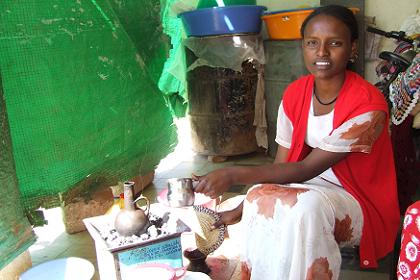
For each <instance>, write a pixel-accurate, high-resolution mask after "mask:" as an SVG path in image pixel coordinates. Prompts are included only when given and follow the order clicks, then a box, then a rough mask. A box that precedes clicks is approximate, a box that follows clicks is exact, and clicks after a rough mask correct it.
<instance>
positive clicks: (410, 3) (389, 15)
mask: <svg viewBox="0 0 420 280" xmlns="http://www.w3.org/2000/svg"><path fill="white" fill-rule="evenodd" d="M419 12H420V0H399V1H388V0H366V1H365V15H366V16H369V17H375V23H376V27H377V28H379V29H382V30H384V31H398V30H400V27H401V25H402V23H403V22H404V20H405V19H406V18H407V17H409V16H411V15H414V14H416V13H419ZM395 47H396V44H395V43H394V41H393V40H392V39H388V38H382V39H381V41H380V45H379V49H380V50H387V51H393V50H394V49H395ZM377 63H378V62H377V61H370V62H369V61H368V62H366V65H365V77H366V79H367V80H369V81H370V82H373V83H375V82H376V81H377V77H376V73H375V66H376V65H377Z"/></svg>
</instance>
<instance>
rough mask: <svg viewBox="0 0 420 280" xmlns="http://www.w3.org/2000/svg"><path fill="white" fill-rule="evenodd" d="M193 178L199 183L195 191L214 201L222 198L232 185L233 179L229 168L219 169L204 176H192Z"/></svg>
mask: <svg viewBox="0 0 420 280" xmlns="http://www.w3.org/2000/svg"><path fill="white" fill-rule="evenodd" d="M192 178H193V180H196V181H198V184H197V186H196V187H195V188H194V191H195V192H198V193H203V194H205V195H206V196H209V197H211V198H213V199H215V198H217V197H219V196H221V195H222V194H223V193H224V192H225V191H227V190H228V189H229V187H230V186H231V185H232V178H231V176H230V174H229V171H228V169H227V168H221V169H217V170H215V171H212V172H209V173H207V174H206V175H202V176H197V175H194V174H192Z"/></svg>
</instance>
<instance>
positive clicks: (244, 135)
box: [186, 48, 258, 156]
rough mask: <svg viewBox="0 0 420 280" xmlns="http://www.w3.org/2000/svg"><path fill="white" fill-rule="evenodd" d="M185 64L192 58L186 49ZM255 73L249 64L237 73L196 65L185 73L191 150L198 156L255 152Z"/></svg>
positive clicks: (245, 64) (243, 64)
mask: <svg viewBox="0 0 420 280" xmlns="http://www.w3.org/2000/svg"><path fill="white" fill-rule="evenodd" d="M186 59H187V64H188V62H191V61H194V60H195V59H196V57H195V55H194V53H193V52H192V51H190V50H189V49H188V48H186ZM257 80H258V72H257V70H256V68H255V67H254V65H253V64H252V63H251V62H250V61H244V62H243V63H242V70H241V71H234V70H232V69H229V68H221V67H209V66H200V67H197V68H195V69H193V70H191V71H188V72H187V83H188V99H189V106H188V110H189V119H190V125H191V136H192V145H193V147H192V148H193V150H194V151H195V152H197V153H198V154H202V155H208V156H213V155H219V156H232V155H240V154H247V153H251V152H253V151H255V150H256V149H257V143H256V138H255V127H254V126H253V122H254V112H255V109H254V106H255V95H256V90H257Z"/></svg>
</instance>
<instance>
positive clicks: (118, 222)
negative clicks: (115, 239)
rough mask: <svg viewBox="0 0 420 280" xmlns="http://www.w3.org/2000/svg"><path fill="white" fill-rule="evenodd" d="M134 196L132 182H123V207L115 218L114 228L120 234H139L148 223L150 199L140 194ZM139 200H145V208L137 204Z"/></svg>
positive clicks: (145, 228) (144, 230)
mask: <svg viewBox="0 0 420 280" xmlns="http://www.w3.org/2000/svg"><path fill="white" fill-rule="evenodd" d="M133 198H134V182H125V183H124V209H122V210H121V211H120V212H119V213H118V214H117V216H116V218H115V224H114V226H115V229H116V230H117V232H118V233H119V234H120V235H122V236H132V235H138V236H140V235H141V234H142V233H144V232H146V230H147V227H148V225H149V209H150V201H149V199H148V198H147V197H145V196H143V195H140V196H139V197H138V198H136V199H135V200H134V199H133ZM140 200H145V201H146V209H145V210H143V209H141V208H140V207H138V206H137V203H138V202H139V201H140Z"/></svg>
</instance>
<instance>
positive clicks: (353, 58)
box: [349, 52, 359, 63]
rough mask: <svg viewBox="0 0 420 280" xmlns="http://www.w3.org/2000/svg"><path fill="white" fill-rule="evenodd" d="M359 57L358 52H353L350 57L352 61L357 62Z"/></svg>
mask: <svg viewBox="0 0 420 280" xmlns="http://www.w3.org/2000/svg"><path fill="white" fill-rule="evenodd" d="M358 57H359V55H358V54H357V52H355V53H353V54H352V56H351V57H350V59H349V62H350V63H355V62H356V59H357V58H358Z"/></svg>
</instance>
